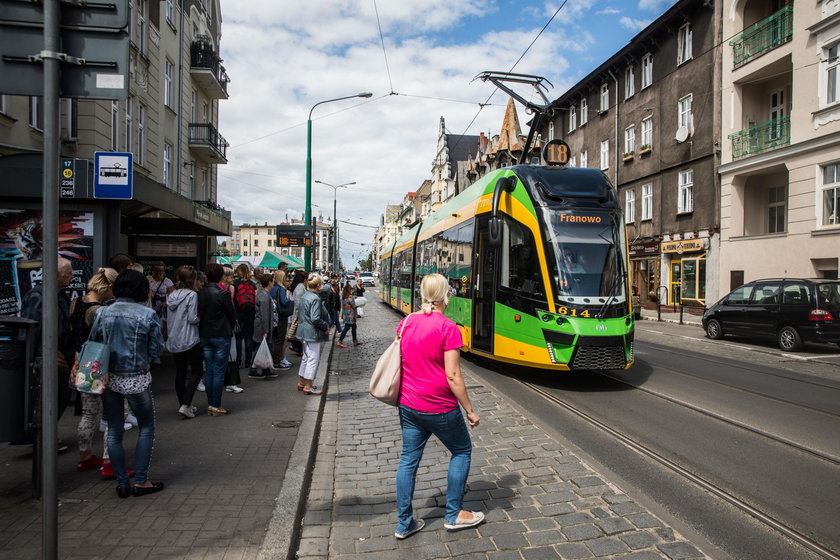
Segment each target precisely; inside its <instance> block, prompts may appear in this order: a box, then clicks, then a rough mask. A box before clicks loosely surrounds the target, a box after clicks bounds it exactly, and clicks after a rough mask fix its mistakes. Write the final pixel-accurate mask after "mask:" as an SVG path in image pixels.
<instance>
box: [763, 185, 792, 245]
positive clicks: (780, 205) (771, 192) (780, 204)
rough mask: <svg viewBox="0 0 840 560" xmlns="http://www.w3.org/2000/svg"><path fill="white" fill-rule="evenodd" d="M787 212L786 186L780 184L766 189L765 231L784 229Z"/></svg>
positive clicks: (772, 231)
mask: <svg viewBox="0 0 840 560" xmlns="http://www.w3.org/2000/svg"><path fill="white" fill-rule="evenodd" d="M786 214H787V188H786V187H785V186H784V185H782V186H779V187H770V188H769V189H767V233H782V232H784V231H785V215H786Z"/></svg>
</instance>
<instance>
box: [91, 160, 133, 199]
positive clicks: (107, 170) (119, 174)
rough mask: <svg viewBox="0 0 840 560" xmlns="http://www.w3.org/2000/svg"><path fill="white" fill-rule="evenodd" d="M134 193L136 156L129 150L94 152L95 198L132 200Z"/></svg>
mask: <svg viewBox="0 0 840 560" xmlns="http://www.w3.org/2000/svg"><path fill="white" fill-rule="evenodd" d="M133 195H134V157H133V155H132V154H131V153H128V152H96V153H94V154H93V198H113V199H120V200H130V199H131V198H132V197H133Z"/></svg>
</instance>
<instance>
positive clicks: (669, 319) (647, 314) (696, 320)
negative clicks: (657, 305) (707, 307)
mask: <svg viewBox="0 0 840 560" xmlns="http://www.w3.org/2000/svg"><path fill="white" fill-rule="evenodd" d="M642 319H643V320H645V321H658V320H660V319H661V320H662V321H663V322H665V323H679V322H680V312H679V311H676V312H674V311H659V312H657V311H656V309H644V308H642ZM682 324H683V325H693V326H698V327H700V326H703V315H702V314H700V315H696V314H694V313H689V311H688V309H687V308H685V309H683V314H682Z"/></svg>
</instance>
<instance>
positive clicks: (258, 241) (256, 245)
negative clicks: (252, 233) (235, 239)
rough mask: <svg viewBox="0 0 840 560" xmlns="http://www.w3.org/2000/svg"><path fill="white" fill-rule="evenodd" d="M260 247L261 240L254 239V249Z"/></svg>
mask: <svg viewBox="0 0 840 560" xmlns="http://www.w3.org/2000/svg"><path fill="white" fill-rule="evenodd" d="M259 246H260V240H259V239H254V247H259Z"/></svg>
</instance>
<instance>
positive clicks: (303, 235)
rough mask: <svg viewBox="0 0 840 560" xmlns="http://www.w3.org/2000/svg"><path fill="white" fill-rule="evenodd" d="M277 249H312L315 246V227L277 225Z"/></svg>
mask: <svg viewBox="0 0 840 560" xmlns="http://www.w3.org/2000/svg"><path fill="white" fill-rule="evenodd" d="M274 231H275V233H276V234H277V243H276V245H277V246H278V247H312V246H313V245H315V226H296V225H278V226H277V227H276V228H275V230H274Z"/></svg>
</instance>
